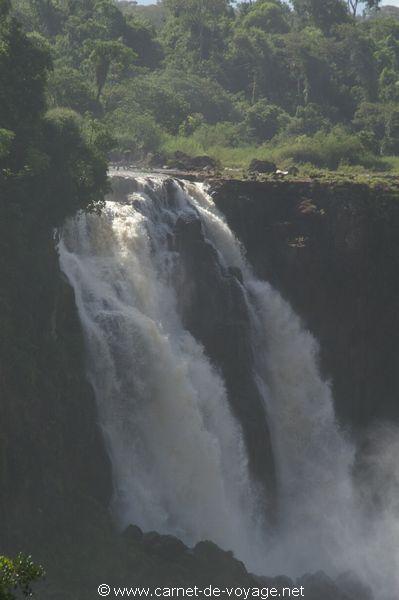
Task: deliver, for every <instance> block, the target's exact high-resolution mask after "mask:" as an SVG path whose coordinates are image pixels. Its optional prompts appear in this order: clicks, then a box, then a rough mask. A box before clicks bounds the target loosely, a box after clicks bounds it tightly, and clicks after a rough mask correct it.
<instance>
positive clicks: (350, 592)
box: [336, 571, 374, 600]
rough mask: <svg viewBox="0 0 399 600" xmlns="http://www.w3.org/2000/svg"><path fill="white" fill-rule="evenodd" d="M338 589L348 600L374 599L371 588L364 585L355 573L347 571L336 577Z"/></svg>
mask: <svg viewBox="0 0 399 600" xmlns="http://www.w3.org/2000/svg"><path fill="white" fill-rule="evenodd" d="M336 584H337V585H338V587H339V589H340V590H342V592H344V593H345V594H346V595H347V596H348V598H350V600H358V599H359V598H361V600H374V594H373V592H372V590H371V588H370V587H369V586H367V585H365V584H364V583H363V582H362V581H361V580H360V579H359V578H358V576H357V575H356V573H352V572H350V571H348V572H347V573H343V574H342V575H340V576H339V577H337V579H336Z"/></svg>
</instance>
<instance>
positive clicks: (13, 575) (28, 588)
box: [0, 554, 44, 600]
mask: <svg viewBox="0 0 399 600" xmlns="http://www.w3.org/2000/svg"><path fill="white" fill-rule="evenodd" d="M42 577H44V570H43V568H42V567H40V566H39V565H36V564H35V563H34V562H33V561H32V558H31V557H30V556H24V555H23V554H18V556H17V557H16V558H15V559H14V560H12V559H10V558H7V557H5V556H0V600H16V598H17V597H18V598H19V597H20V594H22V595H23V596H24V597H25V598H30V597H31V596H32V594H33V591H32V584H33V583H35V582H36V581H38V580H39V579H41V578H42Z"/></svg>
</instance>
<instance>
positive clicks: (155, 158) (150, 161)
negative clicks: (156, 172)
mask: <svg viewBox="0 0 399 600" xmlns="http://www.w3.org/2000/svg"><path fill="white" fill-rule="evenodd" d="M166 163H167V158H166V156H165V154H163V153H161V152H154V153H151V152H150V153H149V154H147V157H146V159H145V165H146V166H147V167H150V168H154V169H161V168H162V167H163V166H164V165H166Z"/></svg>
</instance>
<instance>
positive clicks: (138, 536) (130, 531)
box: [122, 525, 144, 543]
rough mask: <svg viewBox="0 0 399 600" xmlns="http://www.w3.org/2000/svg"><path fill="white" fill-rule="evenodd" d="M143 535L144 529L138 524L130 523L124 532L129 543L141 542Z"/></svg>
mask: <svg viewBox="0 0 399 600" xmlns="http://www.w3.org/2000/svg"><path fill="white" fill-rule="evenodd" d="M143 535H144V534H143V532H142V530H141V529H140V527H137V525H129V527H127V528H126V529H125V531H124V532H123V534H122V536H123V538H124V539H125V540H126V542H127V543H132V542H139V541H141V540H142V539H143Z"/></svg>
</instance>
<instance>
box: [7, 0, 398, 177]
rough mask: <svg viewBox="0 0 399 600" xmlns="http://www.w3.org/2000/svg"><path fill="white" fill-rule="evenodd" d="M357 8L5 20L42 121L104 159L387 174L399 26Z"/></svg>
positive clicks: (37, 13) (29, 7)
mask: <svg viewBox="0 0 399 600" xmlns="http://www.w3.org/2000/svg"><path fill="white" fill-rule="evenodd" d="M361 6H362V9H360V4H359V3H358V2H355V1H353V0H349V1H348V2H347V1H346V0H325V1H323V2H319V1H318V0H294V1H293V2H292V3H291V5H288V4H287V3H285V2H283V1H280V0H256V1H247V2H240V3H237V4H233V3H232V2H231V1H230V0H162V1H161V2H158V4H157V5H154V6H149V7H148V6H146V7H143V6H138V5H137V4H136V2H128V1H122V2H116V1H114V0H81V1H76V0H67V1H62V2H61V1H59V0H33V1H32V0H13V2H12V14H13V15H14V16H15V18H16V19H17V20H18V22H19V23H21V24H22V27H23V30H24V32H25V33H26V34H27V35H28V37H29V39H30V40H33V41H34V43H35V45H36V47H38V46H40V47H41V48H42V49H44V48H45V51H46V52H47V56H48V60H49V64H48V65H47V73H48V76H47V77H48V79H47V86H46V105H47V109H49V110H50V114H51V113H53V114H54V111H57V112H56V114H57V115H58V117H59V118H61V116H62V118H63V119H66V118H68V119H74V122H76V123H79V126H80V127H81V129H82V130H83V131H85V132H86V135H87V136H88V138H89V139H93V137H97V138H101V139H102V140H103V141H106V145H107V147H108V148H112V154H111V157H113V159H114V160H124V161H128V162H130V163H132V162H137V161H143V160H148V161H149V162H150V163H151V160H153V161H154V160H155V162H157V161H158V162H159V163H162V162H167V159H168V157H171V156H173V154H174V152H176V151H183V152H186V153H187V154H188V155H191V156H194V155H201V154H208V155H210V156H212V157H213V158H214V159H216V160H219V161H221V163H222V164H223V165H225V166H230V167H244V168H245V167H246V166H248V163H249V161H250V159H251V158H254V157H256V158H269V159H272V160H274V161H275V162H276V163H277V164H281V165H283V166H287V165H290V164H304V165H311V166H313V167H321V168H328V169H337V168H338V167H342V166H357V167H358V168H360V169H361V168H363V169H374V170H380V171H381V170H392V169H395V167H397V165H398V161H397V159H396V155H397V153H398V152H399V109H398V106H397V101H398V98H399V20H398V19H397V18H395V15H396V13H395V11H394V9H389V8H381V7H379V2H378V1H375V0H372V1H369V2H368V3H366V6H365V5H364V4H362V5H361ZM392 10H393V11H394V13H393V14H392ZM396 16H397V15H396ZM32 43H33V42H32ZM50 65H51V66H50ZM4 89H5V88H4V87H3V90H4ZM61 109H62V112H60V111H61ZM2 127H4V128H5V129H6V130H11V131H12V127H11V126H9V125H8V126H7V123H6V122H5V123H3V124H2ZM8 135H11V134H3V136H5V137H4V142H3V143H6V141H7V139H8V138H7V136H8ZM153 155H155V159H154V157H153Z"/></svg>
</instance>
